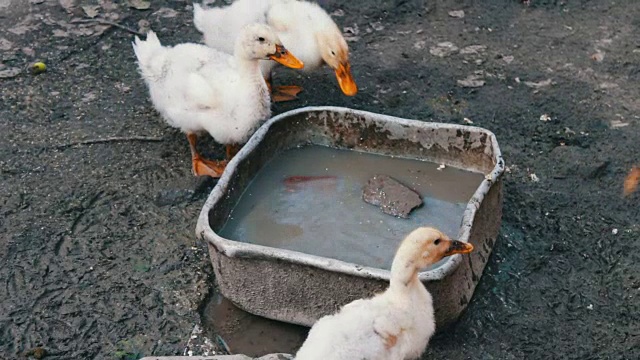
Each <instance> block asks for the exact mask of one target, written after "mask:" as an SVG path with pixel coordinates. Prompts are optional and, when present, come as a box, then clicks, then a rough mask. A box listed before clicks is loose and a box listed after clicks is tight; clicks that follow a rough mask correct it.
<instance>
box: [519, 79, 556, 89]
mask: <svg viewBox="0 0 640 360" xmlns="http://www.w3.org/2000/svg"><path fill="white" fill-rule="evenodd" d="M552 83H553V81H552V80H551V79H547V80H543V81H538V82H533V81H525V82H524V84H525V85H527V86H528V87H530V88H534V89H540V88H543V87H547V86H549V85H551V84H552Z"/></svg>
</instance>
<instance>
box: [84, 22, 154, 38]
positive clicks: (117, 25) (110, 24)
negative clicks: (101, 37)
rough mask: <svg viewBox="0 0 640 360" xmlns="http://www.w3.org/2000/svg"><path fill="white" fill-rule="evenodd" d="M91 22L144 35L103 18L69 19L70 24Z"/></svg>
mask: <svg viewBox="0 0 640 360" xmlns="http://www.w3.org/2000/svg"><path fill="white" fill-rule="evenodd" d="M92 22H94V23H98V24H101V25H109V26H115V27H117V28H119V29H122V30H124V31H128V32H130V33H132V34H135V35H138V36H144V35H145V34H143V33H141V32H139V31H137V30H134V29H132V28H130V27H126V26H124V25H120V24H118V23H117V22H113V21H110V20H105V19H76V20H73V21H71V23H72V24H74V23H92Z"/></svg>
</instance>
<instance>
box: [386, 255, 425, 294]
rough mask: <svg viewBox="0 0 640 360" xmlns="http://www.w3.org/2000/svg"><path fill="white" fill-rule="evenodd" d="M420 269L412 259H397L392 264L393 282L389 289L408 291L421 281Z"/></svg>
mask: <svg viewBox="0 0 640 360" xmlns="http://www.w3.org/2000/svg"><path fill="white" fill-rule="evenodd" d="M419 282H420V280H419V279H418V269H417V268H416V267H415V266H414V264H413V262H411V261H406V260H405V261H403V260H402V259H397V260H396V261H394V262H393V264H392V265H391V282H390V284H389V290H391V291H399V292H406V291H409V290H410V289H411V288H413V286H415V284H417V283H419Z"/></svg>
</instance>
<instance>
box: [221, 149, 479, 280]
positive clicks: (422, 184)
mask: <svg viewBox="0 0 640 360" xmlns="http://www.w3.org/2000/svg"><path fill="white" fill-rule="evenodd" d="M438 166H439V164H436V163H432V162H426V161H417V160H409V159H401V158H393V157H388V156H380V155H373V154H366V153H361V152H355V151H348V150H336V149H331V148H327V147H322V146H307V147H302V148H297V149H291V150H288V151H285V152H283V153H281V154H280V155H278V156H276V157H274V158H273V159H272V160H271V161H270V162H269V163H268V164H267V165H265V167H264V168H263V169H262V170H261V171H260V172H259V173H258V174H257V176H256V178H255V179H254V180H253V181H252V183H251V184H250V185H249V187H248V188H247V190H246V191H245V193H244V194H243V195H242V197H241V199H240V201H239V202H238V204H237V205H236V207H235V208H234V209H233V212H232V214H231V217H230V218H229V220H228V221H227V223H226V224H225V226H224V228H223V229H222V230H221V231H220V234H221V235H222V236H224V237H226V238H228V239H233V240H236V241H244V242H249V243H254V244H259V245H265V246H270V247H275V248H281V249H289V250H295V251H299V252H303V253H307V254H312V255H319V256H323V257H328V258H333V259H338V260H342V261H347V262H351V263H355V264H358V265H364V266H371V267H377V268H382V269H390V268H391V262H392V260H393V256H394V254H395V251H396V248H397V246H398V244H399V242H400V241H401V240H402V238H403V237H404V236H405V235H406V234H408V233H409V232H411V231H412V230H413V229H415V228H416V227H419V226H425V225H431V226H435V227H437V228H439V229H441V230H442V231H444V232H445V233H446V234H448V235H449V236H452V237H455V236H457V234H458V230H459V227H460V223H461V221H462V215H463V213H464V210H465V208H466V206H467V202H468V201H469V199H470V198H471V196H472V195H473V193H474V192H475V191H476V189H477V188H478V186H479V185H480V183H481V182H482V180H483V174H479V173H473V172H468V171H464V170H460V169H455V168H451V167H447V168H445V169H442V170H437V169H438ZM376 174H386V175H389V176H392V177H393V178H395V179H396V180H398V181H400V182H401V183H403V184H404V185H405V186H408V187H410V188H411V189H413V190H414V191H416V192H418V193H419V194H420V195H421V197H422V199H423V201H424V205H423V206H422V207H421V208H418V209H415V210H414V211H413V212H412V213H411V214H410V215H409V219H401V218H395V217H392V216H390V215H387V214H384V213H383V212H382V210H381V209H380V208H378V207H375V206H373V205H370V204H367V203H365V202H364V201H363V200H362V187H363V186H364V185H365V184H366V183H367V180H368V179H369V178H370V177H371V176H373V175H376ZM439 265H440V264H435V265H434V267H437V266H439Z"/></svg>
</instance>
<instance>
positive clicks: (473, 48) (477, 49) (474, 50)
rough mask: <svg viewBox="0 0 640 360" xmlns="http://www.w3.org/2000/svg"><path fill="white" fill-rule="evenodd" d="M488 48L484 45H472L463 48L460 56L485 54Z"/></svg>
mask: <svg viewBox="0 0 640 360" xmlns="http://www.w3.org/2000/svg"><path fill="white" fill-rule="evenodd" d="M485 50H487V47H486V46H484V45H470V46H466V47H463V48H462V49H460V54H462V55H480V53H483V52H485Z"/></svg>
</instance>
